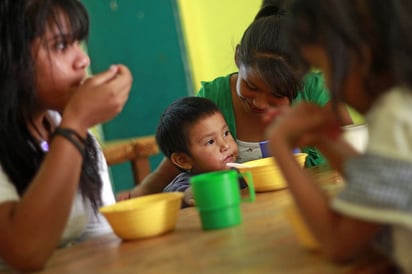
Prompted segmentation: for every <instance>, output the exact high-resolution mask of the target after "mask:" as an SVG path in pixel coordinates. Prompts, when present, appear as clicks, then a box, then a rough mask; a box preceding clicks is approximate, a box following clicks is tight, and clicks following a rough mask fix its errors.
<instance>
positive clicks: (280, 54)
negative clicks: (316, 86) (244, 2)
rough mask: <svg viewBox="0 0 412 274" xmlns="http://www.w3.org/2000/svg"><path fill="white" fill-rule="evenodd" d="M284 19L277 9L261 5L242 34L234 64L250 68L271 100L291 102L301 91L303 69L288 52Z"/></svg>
mask: <svg viewBox="0 0 412 274" xmlns="http://www.w3.org/2000/svg"><path fill="white" fill-rule="evenodd" d="M287 16H288V15H287V11H286V9H284V8H282V7H280V6H275V5H264V6H263V7H262V8H261V9H260V10H259V12H258V13H257V15H256V17H255V20H254V21H253V22H252V23H251V24H250V25H249V27H248V28H247V29H246V31H245V33H244V34H243V37H242V39H241V41H240V43H239V45H238V47H237V50H236V61H237V64H238V66H240V65H244V66H246V67H251V68H253V69H254V70H255V71H256V72H257V73H258V74H259V75H260V78H261V79H262V80H263V81H265V82H266V84H267V85H268V86H269V87H270V88H271V91H272V94H273V95H274V96H276V97H278V98H282V97H287V98H288V99H289V101H290V102H292V101H293V99H295V98H296V96H297V94H298V91H299V90H300V89H301V88H302V78H303V69H302V67H301V63H300V62H299V61H300V60H299V59H298V58H296V57H295V56H296V55H295V54H293V53H292V51H291V50H290V46H289V41H288V38H289V36H288V35H287V29H286V26H287V25H286V23H287V20H286V18H287Z"/></svg>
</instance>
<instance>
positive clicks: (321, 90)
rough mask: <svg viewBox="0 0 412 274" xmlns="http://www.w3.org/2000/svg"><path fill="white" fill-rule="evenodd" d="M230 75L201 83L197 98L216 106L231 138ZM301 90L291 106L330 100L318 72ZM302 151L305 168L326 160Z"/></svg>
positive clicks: (308, 149) (309, 76) (308, 150)
mask: <svg viewBox="0 0 412 274" xmlns="http://www.w3.org/2000/svg"><path fill="white" fill-rule="evenodd" d="M232 74H233V73H232ZM232 74H229V75H226V76H221V77H218V78H216V79H214V80H213V81H210V82H202V87H201V88H200V90H199V92H198V93H197V96H199V97H205V98H208V99H210V100H212V101H213V102H215V104H216V105H217V106H218V108H219V109H220V111H221V112H222V114H223V116H224V117H225V119H226V122H227V124H228V126H229V130H230V132H231V134H232V135H233V137H234V138H235V139H237V137H236V120H235V113H234V111H233V104H232V92H231V89H230V76H231V75H232ZM303 82H304V86H303V90H301V91H300V92H298V95H297V97H296V98H295V100H293V102H292V105H295V104H297V103H299V102H301V101H306V102H311V103H314V104H317V105H319V106H324V105H325V104H326V103H327V102H329V100H330V95H329V92H328V90H327V89H326V87H325V85H324V80H323V75H322V73H320V72H311V73H309V74H307V75H306V76H305V78H304V79H303ZM302 151H303V152H305V153H307V154H308V157H307V159H306V163H305V166H307V167H311V166H316V165H320V164H323V163H325V162H326V159H325V158H324V157H323V156H322V155H321V154H320V152H319V151H318V150H317V149H315V148H314V147H304V148H302Z"/></svg>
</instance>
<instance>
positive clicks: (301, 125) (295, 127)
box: [266, 103, 340, 150]
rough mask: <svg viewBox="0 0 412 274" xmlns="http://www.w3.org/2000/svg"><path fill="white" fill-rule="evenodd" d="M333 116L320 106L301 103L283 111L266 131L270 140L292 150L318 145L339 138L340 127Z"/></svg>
mask: <svg viewBox="0 0 412 274" xmlns="http://www.w3.org/2000/svg"><path fill="white" fill-rule="evenodd" d="M330 117H331V115H328V114H327V113H325V110H324V109H323V108H321V107H319V106H316V105H314V104H309V103H301V104H299V105H296V106H295V107H294V108H291V109H289V110H283V111H282V112H281V113H278V114H277V115H276V119H275V120H274V121H273V122H272V124H271V125H270V126H269V127H268V128H267V130H266V136H267V138H268V140H272V142H273V141H278V142H283V143H285V144H284V145H286V146H288V147H289V148H290V149H291V150H292V149H293V148H295V147H304V146H308V145H316V144H317V143H319V142H321V141H323V140H324V138H326V139H331V138H337V136H338V135H339V132H340V127H339V126H338V123H337V122H334V120H332V119H331V118H330Z"/></svg>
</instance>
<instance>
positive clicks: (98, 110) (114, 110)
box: [61, 65, 132, 130]
mask: <svg viewBox="0 0 412 274" xmlns="http://www.w3.org/2000/svg"><path fill="white" fill-rule="evenodd" d="M131 85H132V75H131V73H130V71H129V69H128V68H127V67H125V66H123V65H113V66H111V67H110V68H109V69H108V70H107V71H104V72H102V73H99V74H96V75H94V76H92V77H90V78H88V79H86V80H85V81H84V82H83V83H82V84H81V85H79V86H77V87H74V88H73V91H72V93H71V97H70V98H68V101H67V103H66V105H65V106H61V108H62V109H61V110H63V108H64V111H63V121H64V122H65V123H64V124H65V126H67V127H72V128H77V129H85V130H86V129H88V128H90V127H92V126H94V125H96V124H99V123H103V122H106V121H108V120H110V119H112V118H113V117H115V116H116V115H117V114H118V113H119V112H120V111H121V110H122V109H123V106H124V105H125V103H126V101H127V99H128V96H129V91H130V88H131ZM63 121H62V124H63Z"/></svg>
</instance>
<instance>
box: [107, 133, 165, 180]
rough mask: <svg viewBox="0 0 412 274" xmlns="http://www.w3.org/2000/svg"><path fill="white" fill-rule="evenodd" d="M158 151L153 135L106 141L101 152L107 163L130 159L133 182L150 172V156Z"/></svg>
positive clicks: (122, 161)
mask: <svg viewBox="0 0 412 274" xmlns="http://www.w3.org/2000/svg"><path fill="white" fill-rule="evenodd" d="M158 153H159V148H158V146H157V143H156V139H155V137H154V135H150V136H143V137H136V138H131V139H122V140H115V141H108V142H106V143H104V144H103V154H104V156H105V157H106V161H107V164H108V165H115V164H120V163H124V162H127V161H130V164H131V168H132V172H133V178H134V182H135V184H136V185H137V184H139V183H140V182H141V181H142V180H143V178H144V177H146V176H147V175H148V174H149V173H150V172H151V167H150V156H153V155H156V154H158Z"/></svg>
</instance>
